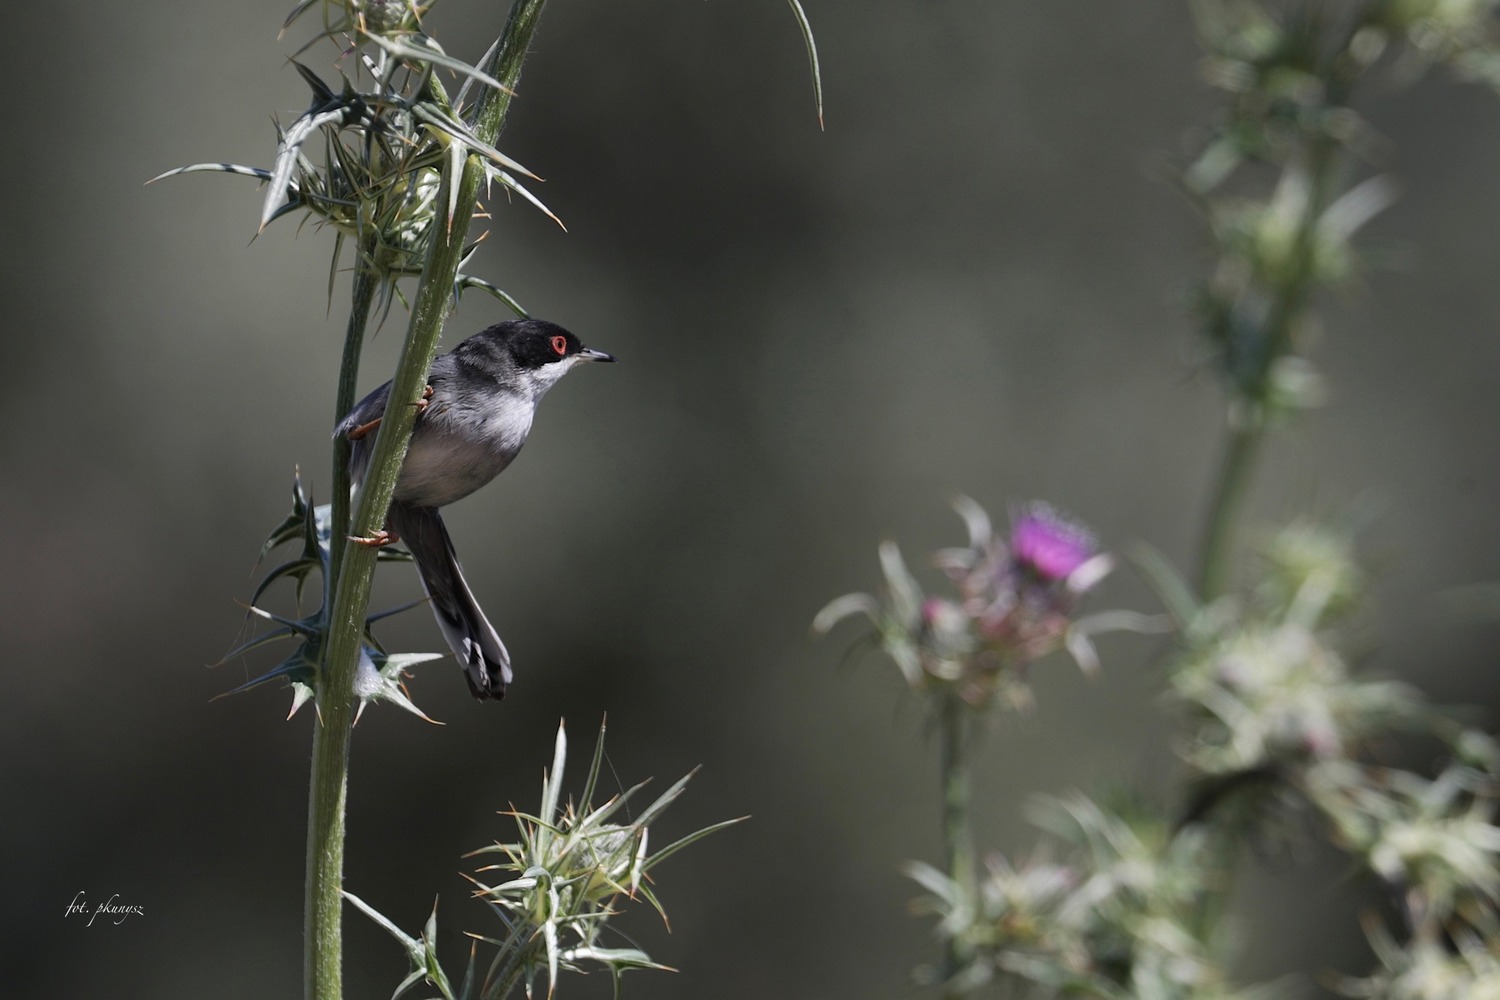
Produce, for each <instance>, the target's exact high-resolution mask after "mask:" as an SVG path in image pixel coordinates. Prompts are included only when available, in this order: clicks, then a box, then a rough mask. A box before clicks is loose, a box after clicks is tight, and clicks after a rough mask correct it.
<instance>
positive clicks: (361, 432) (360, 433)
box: [344, 417, 381, 441]
mask: <svg viewBox="0 0 1500 1000" xmlns="http://www.w3.org/2000/svg"><path fill="white" fill-rule="evenodd" d="M380 421H381V418H380V417H376V418H375V419H374V420H371V421H370V422H369V423H367V424H360V425H359V426H358V427H352V428H350V429H349V430H348V431H346V432H345V433H344V437H346V438H348V439H349V440H350V441H358V440H359V439H360V438H362V437H364V436H365V435H366V434H369V433H370V432H371V431H373V430H374V429H375V428H377V427H379V426H380Z"/></svg>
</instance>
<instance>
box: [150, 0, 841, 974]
mask: <svg viewBox="0 0 1500 1000" xmlns="http://www.w3.org/2000/svg"><path fill="white" fill-rule="evenodd" d="M433 2H434V0H302V2H300V3H298V4H297V6H296V7H295V8H294V9H293V10H292V12H291V14H290V15H289V16H288V17H287V19H286V26H287V27H290V26H292V25H295V24H301V23H306V22H307V21H310V20H312V18H313V12H315V11H316V12H317V14H318V22H319V23H318V24H317V27H316V28H315V30H314V31H313V32H312V33H311V37H310V38H309V39H308V40H307V41H306V42H305V44H303V45H302V46H301V47H300V48H299V49H298V50H297V52H296V53H295V55H294V58H293V64H294V66H295V67H296V69H297V72H298V73H299V74H300V75H301V77H302V79H303V80H304V82H305V83H306V84H307V86H308V88H309V90H310V91H311V94H312V99H311V103H310V105H309V107H308V109H307V110H306V111H305V112H303V113H302V114H301V115H299V116H297V118H295V119H294V120H293V121H292V122H291V123H290V124H289V125H287V126H285V127H282V126H280V125H278V126H277V128H276V153H275V157H274V160H273V161H272V165H271V166H270V167H265V168H261V167H247V166H242V165H237V164H228V163H200V164H194V165H191V166H187V167H182V168H179V169H177V170H173V171H168V172H167V173H166V174H163V175H161V176H163V177H165V176H172V175H180V174H186V173H197V172H203V171H213V172H223V173H228V174H231V175H240V176H247V177H250V178H253V179H255V180H257V181H259V182H261V183H263V184H264V185H265V196H264V200H263V202H262V208H261V213H260V220H259V226H258V229H257V231H259V230H263V229H264V228H265V227H266V226H267V225H269V224H270V223H271V222H273V221H275V220H277V219H280V218H286V217H293V216H299V215H300V216H301V218H302V220H303V221H304V222H308V221H311V222H313V223H314V224H315V225H317V226H324V227H330V228H331V229H332V230H333V233H334V253H333V256H332V262H331V266H330V269H329V295H330V300H331V297H332V294H333V288H334V285H335V281H336V277H337V274H338V272H339V271H340V269H341V267H343V266H344V261H345V258H346V255H345V252H344V251H345V246H346V244H352V255H350V256H351V259H350V260H349V265H350V269H351V270H352V273H353V280H352V285H351V308H350V312H349V321H348V325H347V327H346V332H345V338H344V351H343V358H342V362H341V365H340V369H339V377H338V387H337V391H336V393H335V400H334V407H333V413H332V415H331V417H332V420H331V424H336V423H337V421H338V420H340V419H341V418H342V417H343V416H344V415H345V414H347V413H348V412H349V410H350V409H351V408H352V407H353V405H354V402H355V392H356V385H357V382H358V376H359V364H360V355H361V353H362V350H363V346H364V341H365V335H366V330H367V328H368V325H369V321H370V318H371V316H372V315H374V314H375V313H376V312H379V313H380V314H381V315H382V316H385V315H386V314H388V313H389V311H390V309H391V307H392V305H393V303H394V302H395V301H397V300H400V301H402V302H403V303H404V304H406V305H407V306H408V309H409V314H410V315H409V320H408V324H407V332H406V337H405V340H404V342H403V345H402V349H401V355H400V359H399V361H398V363H397V367H396V371H395V374H394V377H393V378H392V379H391V388H390V396H389V398H390V406H389V408H388V409H387V411H386V414H385V418H384V419H383V420H382V421H381V424H380V427H379V430H378V431H377V432H376V435H375V440H374V444H373V447H372V449H371V450H372V454H371V457H370V461H369V463H368V466H367V469H366V474H365V477H364V482H363V485H362V487H361V489H360V490H359V491H358V493H357V495H354V496H353V498H352V499H353V501H354V502H351V490H350V480H349V472H348V466H349V442H348V441H347V440H346V439H345V438H344V437H343V436H341V435H340V436H335V438H334V444H333V456H332V467H333V468H332V481H333V488H332V491H331V492H332V497H331V499H332V503H331V504H330V505H329V506H328V507H327V508H326V509H322V508H314V507H313V506H312V505H311V504H310V503H308V502H307V500H306V498H305V496H303V495H302V492H301V487H300V483H299V484H298V486H297V488H296V497H295V503H296V505H297V507H296V509H294V511H293V515H292V518H291V519H289V522H288V524H286V525H283V527H282V529H279V530H278V532H276V533H273V535H272V539H271V542H270V544H269V546H268V547H271V548H274V547H275V545H276V544H279V543H280V542H281V541H284V540H291V539H294V538H301V539H302V541H303V552H302V554H301V555H300V556H299V557H297V558H294V559H293V560H292V561H291V562H290V563H289V564H284V565H283V566H279V567H277V568H276V569H274V570H272V571H271V573H270V574H269V575H268V577H267V579H266V581H265V582H263V583H262V585H261V586H260V587H258V588H257V590H256V595H255V598H254V599H253V600H252V609H253V613H254V614H255V615H257V616H259V617H262V618H266V619H268V620H270V621H271V622H272V623H273V624H274V626H275V627H274V628H273V629H272V630H271V631H269V632H268V633H266V634H265V635H262V636H259V637H256V638H253V639H251V640H250V641H249V642H248V643H246V644H245V645H244V646H242V647H241V648H240V650H237V651H236V652H242V651H248V650H249V649H253V648H256V647H258V646H260V645H263V644H264V643H267V642H270V641H273V640H275V639H279V638H290V639H295V640H297V641H298V646H297V648H296V651H295V652H294V653H293V654H292V655H291V656H290V657H288V658H287V659H286V660H284V661H282V663H281V664H279V665H278V666H277V667H276V668H274V669H273V670H271V671H270V672H269V673H268V674H266V675H264V676H262V677H260V678H257V680H255V681H252V682H251V683H250V685H249V686H255V685H256V684H258V683H261V682H263V681H266V680H271V679H276V678H280V679H284V680H286V681H287V682H289V683H290V684H291V685H292V687H293V690H294V701H293V707H294V711H295V708H296V706H297V705H299V704H301V703H303V702H305V701H307V700H309V699H315V702H316V706H317V711H316V716H317V723H318V724H317V725H316V726H315V728H314V730H313V733H314V735H313V754H312V758H313V760H312V775H311V780H310V791H309V796H308V799H309V803H308V840H307V893H306V925H305V933H304V941H305V954H304V957H305V968H306V975H305V995H306V997H307V998H308V1000H337V998H339V997H340V995H341V992H342V970H341V951H342V933H341V907H342V903H343V898H342V894H341V886H342V869H343V856H344V832H345V831H344V816H345V808H344V807H345V798H346V794H347V787H348V769H349V744H350V730H351V727H352V726H353V723H354V720H355V719H356V718H357V717H358V714H359V712H360V711H361V710H362V709H363V707H364V705H365V704H366V703H367V702H368V701H369V700H371V699H378V698H383V699H385V700H391V701H396V702H397V703H398V704H403V707H409V708H411V707H413V706H411V705H410V702H409V701H407V700H405V694H404V692H403V691H402V690H401V688H400V684H399V679H400V675H401V673H402V672H403V671H404V670H405V669H406V668H407V667H409V666H411V665H412V664H414V663H416V662H420V661H421V660H423V659H427V658H428V657H427V656H426V655H425V654H394V655H387V654H386V653H385V652H384V651H383V650H381V649H380V647H379V645H378V643H376V642H375V641H374V638H373V636H372V635H371V634H370V630H369V623H370V621H371V620H373V619H372V618H371V617H369V616H367V609H368V606H369V600H370V587H371V580H372V577H373V574H374V569H375V564H376V563H377V561H379V560H380V559H382V558H388V557H389V556H388V555H385V554H382V553H379V552H377V551H376V550H375V549H372V548H370V547H367V546H351V545H349V544H347V542H348V540H349V539H350V538H351V537H359V538H368V537H370V536H372V535H374V534H375V533H376V532H378V531H379V530H380V529H381V527H382V526H383V524H384V522H385V519H386V512H387V510H388V508H389V506H390V503H391V499H392V495H393V493H394V490H395V483H396V477H397V475H398V473H399V470H400V467H401V463H402V460H403V459H404V457H405V452H406V448H407V445H408V443H409V441H410V438H411V432H412V426H413V422H414V420H415V419H416V414H417V412H418V410H417V405H416V404H417V403H418V401H419V400H420V399H421V395H422V390H423V388H424V386H425V382H426V376H427V372H428V370H429V368H430V366H431V364H432V359H433V356H434V354H435V353H436V349H437V343H438V338H439V336H440V334H441V332H442V327H443V321H444V319H445V318H446V316H447V315H448V312H449V311H450V309H451V308H452V306H453V303H454V301H455V300H456V298H457V296H458V295H459V294H460V293H461V292H462V291H463V290H464V289H466V288H480V289H483V290H485V291H488V292H491V293H493V294H495V295H496V296H497V297H499V298H500V299H501V300H502V301H503V302H504V303H505V304H506V305H507V306H508V307H510V308H511V309H512V310H514V311H515V312H517V313H518V314H521V315H524V310H522V309H521V307H520V306H519V304H517V302H516V300H515V299H514V298H512V297H511V296H509V295H508V294H506V293H504V292H502V291H501V290H500V289H499V288H498V287H497V286H496V285H495V284H494V283H492V282H489V281H487V280H485V279H483V278H480V277H478V276H475V275H471V274H466V273H464V270H463V269H464V267H465V266H466V262H468V261H469V260H471V258H472V254H473V250H474V248H475V246H477V244H478V240H475V241H473V242H470V241H469V236H468V233H469V227H470V223H471V222H472V220H473V218H474V216H475V214H476V211H477V209H478V207H479V198H480V194H481V191H485V192H488V191H491V190H493V189H494V188H496V187H498V188H500V189H501V190H503V191H507V192H513V193H515V194H516V195H518V196H519V197H520V198H522V199H523V200H525V201H528V202H530V203H531V204H533V205H535V206H536V207H538V208H540V209H542V210H543V211H546V212H547V214H548V215H549V216H550V215H552V213H551V212H550V211H547V209H546V207H545V206H544V205H542V203H541V202H540V201H539V200H538V199H537V198H536V197H535V196H534V195H533V194H532V192H531V191H530V190H529V189H528V188H527V186H526V184H525V183H523V180H522V178H525V179H526V180H534V179H536V175H535V174H533V173H532V172H531V171H529V170H527V169H526V168H525V167H523V166H521V165H520V164H519V163H516V162H515V161H514V160H512V159H511V158H510V157H508V156H506V155H505V154H504V153H502V152H501V151H500V150H499V148H497V142H498V139H499V135H500V132H501V129H502V126H503V125H504V122H505V118H506V114H507V112H508V110H509V108H510V102H511V99H512V97H513V96H514V94H515V87H516V83H517V81H518V80H519V78H520V74H521V67H522V64H523V62H524V60H525V57H526V53H527V51H528V49H529V48H530V45H531V41H532V37H533V35H534V32H535V30H536V25H537V21H538V19H539V17H540V15H541V12H542V9H543V7H544V5H545V0H512V2H511V4H510V9H509V15H508V16H507V18H506V20H505V23H504V27H503V28H502V30H501V32H500V34H499V35H498V37H497V38H496V39H495V41H494V43H493V44H492V45H490V47H489V49H488V51H486V52H485V53H484V55H483V56H482V58H480V59H479V61H478V62H477V63H473V64H471V63H469V62H467V61H465V60H463V59H460V58H458V57H455V56H453V55H450V54H449V53H448V52H447V51H445V50H444V49H443V47H442V46H441V45H439V44H438V42H437V41H436V40H435V39H434V38H433V37H432V36H431V35H430V33H429V32H428V31H427V27H426V24H425V21H424V16H425V15H426V13H427V12H428V11H429V10H430V8H431V6H432V3H433ZM789 4H790V6H791V8H792V10H793V12H794V14H795V16H796V18H797V21H798V24H799V26H800V28H801V30H802V33H803V36H804V40H805V42H806V46H807V53H808V59H809V63H810V65H811V67H812V73H813V83H814V93H815V97H816V99H817V104H818V112H819V120H820V122H821V117H822V92H821V83H820V79H819V71H818V60H817V52H816V49H815V47H814V45H813V41H812V33H811V30H810V27H809V25H808V22H807V18H806V15H805V14H804V12H803V10H802V7H801V5H800V3H799V2H798V0H789ZM314 50H317V51H319V52H321V53H323V54H325V55H330V54H331V56H332V70H333V72H334V73H335V74H336V79H335V82H333V83H330V82H328V80H327V79H325V77H324V75H323V74H322V73H319V72H315V71H314V70H313V69H311V68H310V67H309V66H307V65H305V64H304V63H303V62H300V61H297V59H298V57H303V56H306V55H307V54H308V53H309V52H312V51H314ZM325 72H326V71H325ZM445 74H446V76H445ZM445 79H446V80H448V81H449V83H456V84H457V90H456V92H454V93H451V94H450V92H449V89H448V88H449V83H445V82H444V81H445ZM553 218H554V219H555V218H556V217H555V216H553ZM481 238H482V237H481ZM406 278H413V279H415V283H416V286H415V289H414V290H413V291H412V293H411V294H410V295H409V296H408V295H407V294H405V293H404V292H403V291H402V289H401V287H400V283H401V280H402V279H406ZM402 404H410V405H402ZM314 569H316V570H317V571H318V572H319V573H320V575H321V577H322V583H323V587H322V590H323V600H322V602H321V604H320V606H319V608H318V609H317V610H316V611H315V612H313V613H312V614H309V615H304V616H301V617H298V618H289V617H285V616H277V615H275V614H274V613H272V612H269V611H266V610H265V609H263V608H260V607H258V605H257V602H258V601H259V599H260V597H261V596H262V594H264V592H265V590H266V587H267V586H269V584H270V583H271V582H274V581H275V580H277V579H282V578H286V577H291V578H294V579H295V580H296V581H297V583H298V590H299V594H300V591H301V588H302V584H303V583H304V582H305V580H306V578H307V576H308V575H309V574H310V573H311V572H312V571H313V570H314ZM374 617H379V616H374Z"/></svg>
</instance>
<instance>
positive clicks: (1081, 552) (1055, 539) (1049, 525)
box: [1010, 503, 1097, 583]
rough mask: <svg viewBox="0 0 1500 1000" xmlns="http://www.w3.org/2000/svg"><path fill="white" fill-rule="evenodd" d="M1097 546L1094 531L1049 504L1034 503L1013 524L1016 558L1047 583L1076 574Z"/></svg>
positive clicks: (1022, 565) (1092, 554) (1014, 554)
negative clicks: (1063, 514)
mask: <svg viewBox="0 0 1500 1000" xmlns="http://www.w3.org/2000/svg"><path fill="white" fill-rule="evenodd" d="M1096 550H1097V544H1096V543H1095V541H1094V536H1093V533H1091V532H1090V531H1089V530H1088V529H1087V528H1085V527H1083V525H1081V524H1078V523H1076V522H1074V521H1070V520H1068V519H1067V518H1064V517H1063V516H1062V515H1060V514H1058V513H1057V512H1056V511H1054V510H1053V509H1052V508H1051V507H1048V506H1047V505H1046V504H1041V503H1037V504H1032V505H1031V506H1029V507H1027V508H1026V509H1025V510H1024V511H1022V512H1021V514H1020V515H1019V516H1018V517H1016V519H1015V522H1014V523H1013V524H1012V525H1011V529H1010V553H1011V559H1012V561H1013V562H1014V563H1015V564H1016V565H1017V566H1018V567H1021V568H1024V569H1026V570H1029V571H1030V572H1031V573H1033V574H1034V575H1035V576H1036V577H1038V578H1040V579H1041V580H1043V581H1044V582H1047V583H1056V582H1058V581H1061V580H1066V579H1067V578H1068V577H1070V576H1072V575H1073V573H1074V571H1075V570H1077V569H1078V567H1080V566H1082V565H1083V564H1084V563H1086V562H1088V561H1089V560H1090V559H1092V558H1093V556H1094V553H1095V551H1096Z"/></svg>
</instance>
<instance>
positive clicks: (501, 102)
mask: <svg viewBox="0 0 1500 1000" xmlns="http://www.w3.org/2000/svg"><path fill="white" fill-rule="evenodd" d="M545 3H546V0H515V2H514V4H513V5H512V7H511V11H510V16H509V18H508V19H507V21H506V24H505V29H504V32H503V34H502V35H501V44H500V45H499V46H497V48H496V51H495V55H494V58H493V59H492V61H491V63H490V64H489V65H488V66H486V67H484V69H485V70H486V71H487V72H489V74H490V75H491V76H493V77H495V78H496V79H498V80H499V81H500V82H501V83H503V84H504V85H505V86H506V88H507V90H505V91H499V90H495V89H493V88H486V89H485V90H484V91H483V93H482V95H481V97H480V99H479V104H478V108H477V109H476V113H475V116H474V120H473V122H472V123H471V127H472V128H473V130H474V132H475V134H476V135H477V136H478V137H479V138H480V139H481V140H482V141H484V142H486V143H489V144H491V145H493V144H494V142H495V140H496V139H497V138H498V136H499V134H500V128H501V126H502V124H503V123H504V121H505V114H506V112H507V111H508V110H509V108H510V95H511V92H512V91H513V90H514V88H515V85H516V82H517V81H518V80H519V79H520V76H521V65H522V63H523V62H524V61H525V58H526V51H527V49H528V47H529V46H530V43H531V38H532V35H533V33H534V32H535V30H536V22H537V18H538V17H539V16H540V14H541V10H542V7H543V6H544V4H545ZM483 180H484V167H483V165H482V164H481V163H479V162H478V161H477V160H475V159H474V158H473V157H472V156H471V157H468V158H466V159H465V160H464V164H463V167H462V170H461V171H460V172H459V176H457V177H455V176H453V175H452V174H451V173H449V174H445V176H444V179H443V185H442V190H441V191H440V192H439V195H438V199H437V204H438V205H440V206H442V205H447V204H450V201H449V199H448V192H449V191H450V190H451V188H450V185H453V184H457V185H458V191H457V200H456V203H455V204H456V206H457V207H456V209H455V211H454V212H453V215H452V217H451V218H449V219H446V220H439V221H438V223H437V224H436V225H434V226H433V236H432V243H431V245H430V246H429V248H428V251H427V259H426V262H425V263H424V265H423V268H422V277H421V280H420V283H419V285H418V287H417V293H416V299H415V302H414V303H413V306H412V312H411V322H410V324H409V325H408V327H407V333H406V341H405V344H404V345H403V347H402V350H401V359H400V361H399V363H398V367H397V369H396V375H395V378H393V379H392V381H391V392H390V402H389V404H388V406H387V409H386V415H385V419H384V420H383V421H382V422H381V424H380V429H379V431H378V432H377V434H376V437H375V445H374V449H373V453H372V455H371V457H370V465H369V468H368V471H367V473H366V476H365V482H364V486H363V488H362V489H361V490H360V492H359V503H358V505H357V506H356V507H355V509H354V511H353V515H352V517H351V518H350V520H349V530H350V533H351V534H354V535H362V536H368V535H372V534H374V533H375V532H376V531H378V530H379V529H380V528H381V527H382V526H383V525H384V523H385V517H386V511H387V509H388V508H389V507H390V503H391V497H392V495H393V494H394V492H395V488H396V477H397V475H398V474H399V472H400V469H401V461H402V459H403V458H404V457H405V455H406V447H407V444H408V443H409V442H410V440H411V429H412V423H413V421H415V419H416V405H415V404H416V402H417V401H418V399H419V398H420V397H421V392H422V389H423V387H424V386H425V384H426V381H427V371H428V369H429V368H430V367H431V365H432V358H433V355H434V353H436V350H437V342H438V337H439V335H440V334H441V332H442V328H443V320H444V319H445V318H446V316H447V313H448V308H449V304H450V302H451V300H452V296H453V286H454V279H455V277H456V275H457V273H458V264H459V260H460V258H461V257H462V255H463V249H464V239H465V237H466V235H467V233H468V230H469V223H470V221H471V220H472V219H473V215H474V207H475V202H476V199H477V197H478V194H479V186H480V184H481V182H482V181H483ZM403 404H409V405H403ZM375 557H376V550H375V549H374V548H371V547H370V546H365V545H349V546H344V548H343V554H342V557H341V559H340V561H339V564H338V572H337V585H336V587H335V588H334V597H333V601H332V603H331V605H329V607H330V609H331V610H330V617H329V630H330V631H329V639H328V648H327V649H326V651H325V656H324V662H323V670H322V675H321V676H320V678H319V683H318V701H317V707H318V712H317V719H318V725H317V726H316V728H315V730H314V736H313V759H312V778H311V782H310V789H309V793H308V829H307V898H306V907H307V908H306V919H305V928H304V930H305V941H304V959H305V969H304V971H305V979H304V995H305V997H306V998H307V1000H340V998H341V997H342V993H343V984H342V978H343V977H342V961H341V958H342V947H343V945H342V922H341V917H342V905H343V898H342V891H343V862H344V805H345V801H346V797H347V794H348V773H349V734H350V728H351V726H352V725H353V721H354V710H355V697H354V676H355V669H356V666H357V664H358V662H359V655H360V648H361V646H362V644H363V641H364V620H365V613H366V610H367V608H368V607H369V603H370V583H371V579H372V578H373V576H374V571H375Z"/></svg>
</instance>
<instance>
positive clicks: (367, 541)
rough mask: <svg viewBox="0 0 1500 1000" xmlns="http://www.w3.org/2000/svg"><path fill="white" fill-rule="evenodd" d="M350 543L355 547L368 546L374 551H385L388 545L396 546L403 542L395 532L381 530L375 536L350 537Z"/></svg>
mask: <svg viewBox="0 0 1500 1000" xmlns="http://www.w3.org/2000/svg"><path fill="white" fill-rule="evenodd" d="M349 541H351V542H353V543H354V544H355V545H368V546H369V547H370V548H372V549H383V548H385V547H386V546H387V545H394V544H395V543H397V542H399V541H401V538H400V536H398V535H397V534H396V533H395V532H394V531H390V530H388V529H386V528H381V529H380V530H379V531H377V532H375V534H373V535H350V536H349Z"/></svg>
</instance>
